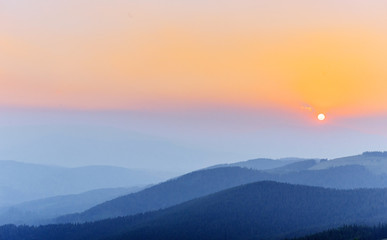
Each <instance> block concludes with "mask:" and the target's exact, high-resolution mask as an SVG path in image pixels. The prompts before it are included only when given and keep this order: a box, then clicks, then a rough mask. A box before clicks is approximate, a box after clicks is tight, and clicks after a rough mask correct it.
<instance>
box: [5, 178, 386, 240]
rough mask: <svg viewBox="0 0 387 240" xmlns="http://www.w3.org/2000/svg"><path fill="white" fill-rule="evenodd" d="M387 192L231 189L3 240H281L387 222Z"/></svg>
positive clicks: (9, 229) (25, 230)
mask: <svg viewBox="0 0 387 240" xmlns="http://www.w3.org/2000/svg"><path fill="white" fill-rule="evenodd" d="M386 199H387V190H386V189H356V190H335V189H326V188H321V187H310V186H301V185H291V184H285V183H276V182H270V181H263V182H256V183H251V184H246V185H241V186H238V187H235V188H230V189H227V190H224V191H220V192H217V193H214V194H210V195H208V196H205V197H201V198H197V199H195V200H191V201H188V202H185V203H182V204H179V205H176V206H173V207H170V208H166V209H164V210H158V211H153V212H148V213H144V214H137V215H134V216H129V217H121V218H115V219H107V220H102V221H97V222H89V223H85V224H77V225H73V224H61V225H46V226H39V227H27V226H21V227H15V226H13V225H6V226H3V227H1V228H0V239H12V240H19V239H20V240H21V239H23V240H32V239H41V240H46V239H47V240H48V239H56V240H67V239H71V240H78V239H79V240H80V239H96V240H97V239H106V240H107V239H110V240H124V239H125V240H126V239H131V240H137V239H147V240H152V239H154V240H156V239H157V240H160V239H176V240H177V239H187V240H190V239H192V240H193V239H203V240H206V239H211V240H217V239H219V240H220V239H235V240H239V239H240V240H242V239H257V240H261V239H262V240H263V239H283V238H288V237H296V236H301V235H305V234H307V233H312V232H316V231H320V230H325V229H329V228H333V227H338V226H341V225H343V224H376V223H378V222H381V221H387V201H386Z"/></svg>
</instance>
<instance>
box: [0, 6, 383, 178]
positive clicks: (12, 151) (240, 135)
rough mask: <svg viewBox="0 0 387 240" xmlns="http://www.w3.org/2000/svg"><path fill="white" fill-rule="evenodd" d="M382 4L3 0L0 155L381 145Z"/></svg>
mask: <svg viewBox="0 0 387 240" xmlns="http://www.w3.org/2000/svg"><path fill="white" fill-rule="evenodd" d="M386 7H387V3H386V2H385V1H360V0H359V1H313V2H311V1H248V0H246V1H224V2H222V3H219V2H218V1H184V2H181V1H168V2H167V3H166V2H164V3H162V2H158V1H153V0H151V1H145V2H144V1H123V0H110V1H107V0H106V1H105V0H104V1H88V0H81V1H75V0H69V1H48V0H37V1H26V0H12V1H11V0H0V52H1V54H0V85H1V88H0V106H1V110H0V159H4V160H17V161H23V162H34V163H45V164H52V165H63V166H83V165H90V164H102V165H118V166H124V167H129V168H146V169H162V170H169V171H188V170H194V169H197V168H201V167H206V166H209V165H213V164H216V163H224V162H235V161H240V160H241V159H248V158H253V157H272V158H281V157H289V156H297V157H319V158H333V157H340V156H346V155H353V154H357V153H359V152H362V151H370V150H372V151H373V150H385V147H386V144H387V134H386V132H387V129H386V125H385V122H386V121H387V104H386V103H387V95H386V94H385V93H384V91H385V89H387V81H386V77H387V70H386V68H385V66H384V64H385V62H386V60H387V47H386V45H385V42H386V41H387V29H386V25H385V24H384V23H385V22H386V20H387V19H386V18H387V16H386V14H385V9H386ZM320 112H323V113H325V115H326V117H327V118H326V120H325V121H324V122H318V120H317V114H318V113H320Z"/></svg>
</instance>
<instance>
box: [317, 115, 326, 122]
mask: <svg viewBox="0 0 387 240" xmlns="http://www.w3.org/2000/svg"><path fill="white" fill-rule="evenodd" d="M317 119H318V120H320V121H324V120H325V114H324V113H320V114H319V115H318V116H317Z"/></svg>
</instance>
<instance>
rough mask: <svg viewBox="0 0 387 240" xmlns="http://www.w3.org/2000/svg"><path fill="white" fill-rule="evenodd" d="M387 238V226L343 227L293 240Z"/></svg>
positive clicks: (372, 239)
mask: <svg viewBox="0 0 387 240" xmlns="http://www.w3.org/2000/svg"><path fill="white" fill-rule="evenodd" d="M386 238H387V225H385V224H384V225H377V226H373V227H371V226H358V225H350V226H342V227H339V228H336V229H330V230H326V231H323V232H320V233H315V234H312V235H308V236H305V237H300V238H294V239H293V240H343V239H348V240H353V239H355V240H384V239H386Z"/></svg>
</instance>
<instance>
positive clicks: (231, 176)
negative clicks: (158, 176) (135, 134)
mask: <svg viewBox="0 0 387 240" xmlns="http://www.w3.org/2000/svg"><path fill="white" fill-rule="evenodd" d="M263 180H272V181H278V182H286V183H294V184H303V185H310V186H322V187H330V188H340V189H348V188H365V187H387V177H386V176H378V175H373V174H372V173H371V172H369V171H368V170H367V169H365V168H364V167H361V166H343V167H337V168H330V169H323V170H314V171H311V170H307V171H294V172H286V173H283V172H280V173H275V172H273V173H269V172H265V171H257V170H252V169H247V168H239V167H225V168H214V169H205V170H200V171H196V172H192V173H189V174H186V175H183V176H181V177H179V178H176V179H172V180H170V181H167V182H164V183H160V184H157V185H155V186H153V187H150V188H148V189H145V190H143V191H140V192H137V193H133V194H129V195H127V196H123V197H120V198H117V199H114V200H111V201H108V202H105V203H102V204H100V205H97V206H95V207H93V208H91V209H89V210H87V211H84V212H82V213H79V214H72V215H67V216H63V217H60V218H58V219H57V220H56V222H59V223H62V222H84V221H95V220H100V219H104V218H112V217H118V216H128V215H133V214H137V213H143V212H147V211H153V210H158V209H163V208H167V207H170V206H173V205H176V204H179V203H182V202H185V201H188V200H191V199H194V198H198V197H202V196H205V195H208V194H211V193H215V192H218V191H221V190H224V189H227V188H231V187H235V186H239V185H242V184H246V183H251V182H256V181H263Z"/></svg>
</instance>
